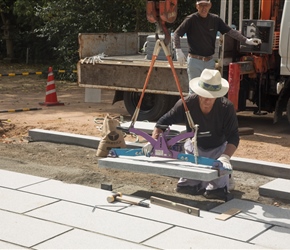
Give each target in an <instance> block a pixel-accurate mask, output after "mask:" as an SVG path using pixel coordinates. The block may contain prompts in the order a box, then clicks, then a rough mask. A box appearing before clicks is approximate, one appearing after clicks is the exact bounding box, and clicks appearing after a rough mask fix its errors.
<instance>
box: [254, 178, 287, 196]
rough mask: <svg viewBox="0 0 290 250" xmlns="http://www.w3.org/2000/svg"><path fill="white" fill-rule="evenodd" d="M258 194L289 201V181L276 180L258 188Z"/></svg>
mask: <svg viewBox="0 0 290 250" xmlns="http://www.w3.org/2000/svg"><path fill="white" fill-rule="evenodd" d="M259 194H260V195H262V196H268V197H272V198H279V199H286V200H290V180H286V179H281V178H277V179H275V180H273V181H270V182H268V183H266V184H264V185H262V186H260V187H259Z"/></svg>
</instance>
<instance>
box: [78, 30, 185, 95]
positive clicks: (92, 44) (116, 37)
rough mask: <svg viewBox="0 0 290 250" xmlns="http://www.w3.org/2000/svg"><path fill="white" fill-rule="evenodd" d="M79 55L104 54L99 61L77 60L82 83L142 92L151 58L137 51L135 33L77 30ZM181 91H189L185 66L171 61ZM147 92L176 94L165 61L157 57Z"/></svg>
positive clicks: (90, 85)
mask: <svg viewBox="0 0 290 250" xmlns="http://www.w3.org/2000/svg"><path fill="white" fill-rule="evenodd" d="M79 44H80V48H79V55H80V58H81V59H83V58H85V57H92V56H96V55H100V54H102V53H103V54H105V55H107V56H105V57H104V58H102V61H101V62H97V63H81V60H80V61H79V62H78V65H77V68H78V84H79V86H81V87H89V88H98V89H107V90H122V91H133V92H141V91H142V89H143V86H144V83H145V80H146V76H147V73H148V71H149V68H150V64H151V60H148V59H146V55H145V54H140V53H138V52H139V38H138V35H137V34H136V33H121V34H80V35H79ZM174 68H175V71H176V74H177V78H178V79H179V82H180V85H181V88H182V90H183V93H184V94H185V95H186V94H187V93H188V77H187V71H186V66H180V65H179V64H178V63H177V62H174ZM146 92H148V93H156V94H167V95H179V92H178V89H177V87H176V83H175V79H174V76H173V73H172V71H171V68H170V65H169V63H168V61H161V60H156V62H155V64H154V69H153V71H152V74H151V77H150V81H149V84H148V86H147V89H146Z"/></svg>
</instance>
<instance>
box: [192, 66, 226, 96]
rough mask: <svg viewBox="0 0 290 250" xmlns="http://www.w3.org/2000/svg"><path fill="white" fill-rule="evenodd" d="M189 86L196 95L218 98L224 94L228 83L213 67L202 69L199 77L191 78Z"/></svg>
mask: <svg viewBox="0 0 290 250" xmlns="http://www.w3.org/2000/svg"><path fill="white" fill-rule="evenodd" d="M189 87H190V88H191V90H192V91H193V92H194V93H196V94H197V95H199V96H201V97H205V98H218V97H222V96H224V95H226V94H227V93H228V90H229V83H228V81H227V80H226V79H223V78H222V77H221V73H220V72H219V71H218V70H215V69H204V70H203V71H202V73H201V75H200V77H196V78H193V79H192V80H191V81H190V82H189Z"/></svg>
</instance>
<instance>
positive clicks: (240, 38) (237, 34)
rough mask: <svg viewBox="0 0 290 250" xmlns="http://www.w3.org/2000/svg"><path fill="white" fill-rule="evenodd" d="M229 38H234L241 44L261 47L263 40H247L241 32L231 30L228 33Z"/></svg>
mask: <svg viewBox="0 0 290 250" xmlns="http://www.w3.org/2000/svg"><path fill="white" fill-rule="evenodd" d="M227 35H228V36H230V37H231V38H234V39H236V40H238V41H240V42H243V43H246V44H248V45H259V44H261V43H262V41H261V39H259V38H247V37H245V36H243V35H242V34H241V33H240V32H239V31H237V30H234V29H231V30H230V31H229V32H228V33H227Z"/></svg>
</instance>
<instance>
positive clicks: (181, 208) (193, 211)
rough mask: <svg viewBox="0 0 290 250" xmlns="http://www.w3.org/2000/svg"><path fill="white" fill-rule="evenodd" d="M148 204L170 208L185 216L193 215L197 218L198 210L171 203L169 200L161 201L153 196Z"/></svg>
mask: <svg viewBox="0 0 290 250" xmlns="http://www.w3.org/2000/svg"><path fill="white" fill-rule="evenodd" d="M150 202H151V203H152V204H155V205H159V206H162V207H166V208H171V209H174V210H177V211H180V212H184V213H187V214H191V215H195V216H198V217H199V209H198V208H195V207H191V206H187V205H183V204H180V203H176V202H172V201H169V200H165V199H161V198H158V197H155V196H151V197H150Z"/></svg>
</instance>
